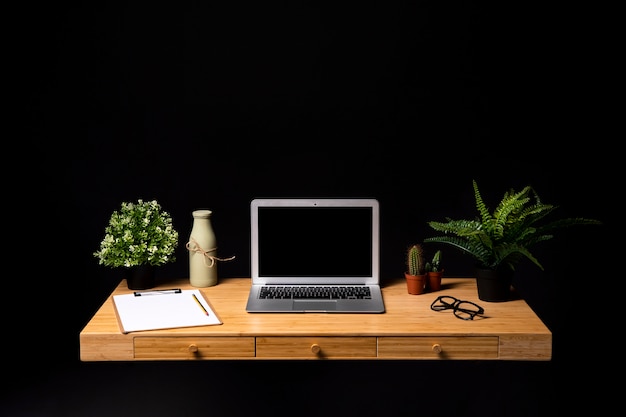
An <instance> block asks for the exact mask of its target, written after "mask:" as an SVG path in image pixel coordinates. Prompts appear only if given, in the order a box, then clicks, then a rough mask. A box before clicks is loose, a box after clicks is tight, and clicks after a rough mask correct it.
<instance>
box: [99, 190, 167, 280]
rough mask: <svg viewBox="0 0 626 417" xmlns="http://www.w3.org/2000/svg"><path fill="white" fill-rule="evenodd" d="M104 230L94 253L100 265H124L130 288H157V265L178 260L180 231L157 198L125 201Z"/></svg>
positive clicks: (118, 266) (112, 266)
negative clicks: (177, 250) (155, 271)
mask: <svg viewBox="0 0 626 417" xmlns="http://www.w3.org/2000/svg"><path fill="white" fill-rule="evenodd" d="M104 231H105V235H104V238H103V239H102V241H101V242H100V249H99V250H98V251H96V252H94V253H93V255H94V256H95V257H96V258H97V259H98V263H99V264H100V265H104V266H108V267H111V268H123V269H124V271H125V276H126V283H127V285H128V288H129V289H134V290H140V289H147V288H152V287H154V284H155V281H154V267H155V266H159V265H164V264H166V263H170V262H174V261H175V260H176V257H175V250H176V246H177V245H178V232H177V231H176V229H174V226H173V224H172V217H171V216H170V214H169V213H168V212H166V211H164V210H163V209H162V207H161V205H160V204H159V203H158V202H157V201H156V200H152V201H143V200H137V202H131V203H128V202H123V203H122V205H121V207H120V209H119V210H115V211H114V212H113V213H112V214H111V217H110V219H109V223H108V225H107V226H106V228H105V229H104Z"/></svg>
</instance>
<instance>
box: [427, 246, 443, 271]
mask: <svg viewBox="0 0 626 417" xmlns="http://www.w3.org/2000/svg"><path fill="white" fill-rule="evenodd" d="M440 269H441V250H438V251H437V252H435V254H434V255H433V260H432V261H430V262H426V272H439V270H440Z"/></svg>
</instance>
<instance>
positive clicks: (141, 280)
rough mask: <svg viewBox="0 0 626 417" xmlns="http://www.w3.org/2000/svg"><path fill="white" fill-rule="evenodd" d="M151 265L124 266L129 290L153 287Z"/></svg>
mask: <svg viewBox="0 0 626 417" xmlns="http://www.w3.org/2000/svg"><path fill="white" fill-rule="evenodd" d="M154 269H155V268H154V266H153V265H138V266H131V267H130V268H126V284H127V285H128V289H129V290H148V289H150V288H154V287H155V285H156V284H155V278H154Z"/></svg>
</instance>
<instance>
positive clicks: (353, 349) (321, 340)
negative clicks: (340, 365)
mask: <svg viewBox="0 0 626 417" xmlns="http://www.w3.org/2000/svg"><path fill="white" fill-rule="evenodd" d="M256 356H257V357H258V358H294V359H295V358H298V359H307V358H308V359H316V358H317V359H324V358H347V359H349V358H375V357H376V338H375V337H257V338H256Z"/></svg>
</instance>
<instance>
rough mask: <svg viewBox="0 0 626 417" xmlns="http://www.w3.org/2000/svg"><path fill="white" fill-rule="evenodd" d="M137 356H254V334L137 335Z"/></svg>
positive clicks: (150, 357)
mask: <svg viewBox="0 0 626 417" xmlns="http://www.w3.org/2000/svg"><path fill="white" fill-rule="evenodd" d="M134 345H135V346H134V348H135V358H136V359H203V358H204V359H211V358H224V359H226V358H253V357H254V337H203V336H198V337H174V336H172V337H135V339H134Z"/></svg>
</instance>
